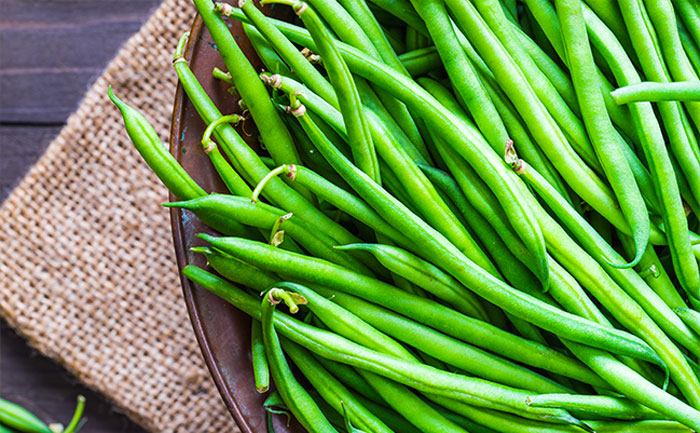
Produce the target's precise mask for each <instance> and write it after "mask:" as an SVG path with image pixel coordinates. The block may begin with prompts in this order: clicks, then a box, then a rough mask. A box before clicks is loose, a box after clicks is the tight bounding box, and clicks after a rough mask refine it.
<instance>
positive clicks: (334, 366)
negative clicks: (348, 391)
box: [314, 355, 386, 405]
mask: <svg viewBox="0 0 700 433" xmlns="http://www.w3.org/2000/svg"><path fill="white" fill-rule="evenodd" d="M314 358H315V359H316V360H317V361H318V362H319V363H321V365H322V366H323V367H324V368H325V369H326V370H328V371H329V372H330V373H331V374H332V375H333V376H334V377H335V378H336V379H338V380H340V381H341V382H342V383H343V384H344V385H345V386H347V387H350V388H352V389H353V390H355V391H357V392H358V395H359V396H361V397H362V399H363V401H364V402H365V403H366V402H367V401H371V402H373V403H375V404H379V405H383V404H386V402H385V401H384V400H383V399H382V397H381V396H380V395H379V394H378V393H377V391H375V390H374V388H372V387H371V386H370V384H369V383H367V381H366V380H365V379H363V378H362V376H360V374H359V373H358V372H357V371H356V370H355V369H354V368H352V367H350V366H348V365H345V364H341V363H340V362H335V361H331V360H329V359H326V358H324V357H322V356H318V355H314ZM365 405H366V404H365Z"/></svg>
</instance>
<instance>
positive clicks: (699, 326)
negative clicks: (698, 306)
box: [674, 307, 700, 335]
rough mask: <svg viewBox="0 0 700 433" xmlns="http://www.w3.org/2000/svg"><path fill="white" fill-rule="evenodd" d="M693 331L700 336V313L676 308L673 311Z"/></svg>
mask: <svg viewBox="0 0 700 433" xmlns="http://www.w3.org/2000/svg"><path fill="white" fill-rule="evenodd" d="M674 311H675V312H676V314H678V316H679V317H680V318H681V319H683V321H684V322H685V323H686V324H688V326H690V327H691V328H692V329H693V331H695V332H696V333H697V334H698V335H700V313H698V312H697V311H695V310H693V309H690V308H684V307H681V308H676V309H675V310H674Z"/></svg>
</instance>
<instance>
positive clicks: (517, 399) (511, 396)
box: [183, 266, 578, 423]
mask: <svg viewBox="0 0 700 433" xmlns="http://www.w3.org/2000/svg"><path fill="white" fill-rule="evenodd" d="M183 273H184V275H185V276H186V277H187V278H189V279H191V280H192V281H194V282H195V283H197V284H200V285H201V286H203V287H205V288H206V289H207V290H210V291H212V292H213V293H215V294H217V295H218V296H220V297H222V298H224V299H225V300H227V301H228V302H231V303H232V304H234V305H235V306H236V307H237V308H239V309H241V310H243V311H244V312H246V313H247V314H250V315H252V316H253V317H259V316H260V307H259V306H258V305H256V304H257V303H256V302H255V300H254V299H253V297H252V296H250V295H247V294H245V293H244V292H242V291H241V290H239V289H237V288H236V287H235V286H232V285H230V284H228V283H226V282H225V281H224V280H221V279H220V278H218V277H216V276H214V275H212V274H210V273H208V272H206V271H203V270H201V269H199V268H196V267H194V266H187V267H185V268H184V269H183ZM273 290H274V289H273ZM277 290H279V289H277ZM279 292H282V291H281V290H279ZM285 293H288V292H285ZM277 296H281V294H279V293H277ZM287 296H292V297H294V296H295V295H294V294H287ZM296 296H298V295H296ZM302 299H303V298H302ZM268 310H269V312H268V313H267V314H270V316H271V312H272V309H271V308H269V309H268ZM266 320H267V321H271V320H273V319H272V318H271V317H270V318H264V319H263V336H264V337H267V335H268V332H266V330H265V329H266V326H265V322H266ZM274 322H275V323H274V328H276V329H277V330H278V331H279V332H280V333H282V335H284V336H285V337H287V338H289V339H290V340H292V341H294V342H296V343H298V344H300V345H302V346H304V347H306V348H307V349H309V350H312V351H313V352H315V353H317V354H318V355H320V356H323V357H325V358H328V359H331V360H335V361H339V362H343V363H345V364H349V365H352V366H354V367H357V368H361V369H364V370H367V371H370V372H373V373H376V374H379V375H382V376H384V377H387V378H389V379H392V380H397V381H399V382H400V383H404V384H406V385H409V386H411V387H412V388H415V389H417V390H420V391H425V392H432V393H437V394H439V395H445V396H450V397H452V398H456V399H457V400H459V401H465V402H471V403H472V404H477V405H480V406H483V405H486V406H487V407H496V408H499V409H501V410H512V411H515V412H516V413H519V412H522V413H527V414H529V415H532V416H536V417H542V418H543V419H547V420H550V421H553V422H569V423H577V422H578V421H577V420H576V419H575V418H573V417H571V416H570V415H569V414H567V413H566V412H565V411H561V410H552V409H547V410H543V409H534V408H531V407H530V408H528V407H527V406H526V405H525V400H524V399H525V397H526V396H527V392H525V391H521V390H517V389H515V388H510V387H505V386H501V385H497V384H495V383H492V382H489V381H486V380H481V379H474V378H468V377H465V376H462V375H458V374H454V373H447V372H444V371H441V370H437V369H434V368H432V367H428V366H425V365H424V364H420V363H418V362H413V361H407V360H401V359H399V358H396V357H394V356H389V355H385V354H382V353H380V352H376V351H374V350H370V349H367V348H365V347H364V346H360V345H358V344H356V343H353V342H352V341H350V340H347V339H345V338H343V337H340V336H338V335H337V334H333V333H330V332H327V331H323V330H321V329H318V328H315V327H312V326H309V325H306V324H304V323H302V322H299V321H297V320H295V319H292V318H291V317H289V316H286V315H284V314H280V313H276V314H275V315H274ZM273 334H274V332H273ZM274 335H275V336H276V334H274ZM265 341H266V344H265V349H266V352H267V353H268V357H269V359H270V369H271V373H272V377H273V379H274V380H275V383H277V384H278V386H279V382H278V380H277V377H276V373H275V372H276V370H277V367H278V364H277V359H276V356H277V355H276V353H273V352H272V351H271V350H276V349H275V348H269V345H268V343H267V341H268V340H265ZM285 385H286V384H285ZM283 396H284V395H283ZM285 401H286V399H285ZM295 415H296V414H295Z"/></svg>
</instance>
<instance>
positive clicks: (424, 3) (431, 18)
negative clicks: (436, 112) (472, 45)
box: [413, 0, 508, 152]
mask: <svg viewBox="0 0 700 433" xmlns="http://www.w3.org/2000/svg"><path fill="white" fill-rule="evenodd" d="M413 6H414V8H416V11H417V12H418V14H419V15H420V16H421V18H423V21H424V22H425V23H426V25H427V27H428V31H429V32H430V35H431V37H432V38H433V41H434V42H435V47H436V48H437V50H438V53H439V54H440V58H441V59H442V63H443V65H444V66H445V69H446V70H447V74H448V76H449V77H450V81H451V82H452V86H453V88H454V89H455V92H457V93H459V94H460V95H461V97H462V100H463V101H464V103H465V104H466V107H465V108H467V109H468V110H469V112H470V113H471V115H472V116H473V117H474V121H475V122H476V124H477V125H478V127H479V130H480V131H481V132H482V133H483V134H484V136H485V138H486V140H487V141H488V143H489V144H490V145H491V147H492V148H493V149H494V150H496V151H497V152H498V151H499V150H500V149H501V148H502V147H503V143H504V142H505V140H506V138H507V137H508V133H507V132H506V128H505V126H504V125H503V122H501V121H500V115H499V114H498V112H497V111H496V107H494V105H493V102H492V101H491V99H490V98H489V97H488V95H487V93H486V90H485V89H484V87H483V85H482V84H481V82H480V80H479V78H478V76H477V74H476V71H475V70H474V67H473V66H472V64H471V63H470V62H469V60H468V59H467V56H466V54H465V53H464V50H462V47H461V46H460V44H459V42H458V41H457V37H456V35H455V33H454V29H453V28H452V25H451V23H450V17H449V15H448V13H447V8H446V6H445V4H444V2H443V1H442V0H420V1H415V0H414V1H413Z"/></svg>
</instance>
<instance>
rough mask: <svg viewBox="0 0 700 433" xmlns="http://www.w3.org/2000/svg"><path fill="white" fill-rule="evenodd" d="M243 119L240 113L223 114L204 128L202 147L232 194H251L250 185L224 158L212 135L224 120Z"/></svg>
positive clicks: (234, 120) (229, 121)
mask: <svg viewBox="0 0 700 433" xmlns="http://www.w3.org/2000/svg"><path fill="white" fill-rule="evenodd" d="M241 120H243V118H242V117H241V116H239V115H238V114H232V115H229V116H221V117H220V118H219V119H217V120H215V121H213V122H212V123H210V124H209V125H208V126H207V128H206V129H205V130H204V134H203V135H202V147H204V152H205V153H206V154H207V155H208V156H209V159H210V160H211V162H212V165H213V166H214V169H215V170H216V172H217V173H219V177H221V180H223V181H224V184H225V185H226V188H227V189H228V190H229V191H230V192H231V194H237V195H249V194H250V193H251V192H250V187H249V186H248V184H246V183H245V181H244V180H243V179H241V177H240V176H239V175H238V173H236V170H234V169H233V167H231V164H229V162H228V161H227V160H226V159H225V158H224V156H223V155H222V154H221V151H220V150H219V147H218V146H217V145H216V143H215V142H214V140H212V139H211V135H212V133H213V132H214V130H215V129H216V127H217V126H218V125H220V124H221V123H223V122H226V123H233V124H237V123H238V122H240V121H241Z"/></svg>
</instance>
